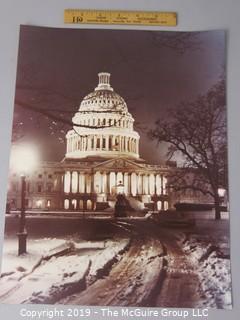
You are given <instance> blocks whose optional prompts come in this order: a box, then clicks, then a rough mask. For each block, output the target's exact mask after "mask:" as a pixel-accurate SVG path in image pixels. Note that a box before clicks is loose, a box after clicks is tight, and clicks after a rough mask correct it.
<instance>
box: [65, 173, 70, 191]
mask: <svg viewBox="0 0 240 320" xmlns="http://www.w3.org/2000/svg"><path fill="white" fill-rule="evenodd" d="M70 178H71V175H70V172H69V171H67V172H65V176H64V192H65V193H69V192H70Z"/></svg>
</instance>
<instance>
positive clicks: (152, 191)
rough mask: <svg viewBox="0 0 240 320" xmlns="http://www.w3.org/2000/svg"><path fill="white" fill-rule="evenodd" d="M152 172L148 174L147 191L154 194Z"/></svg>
mask: <svg viewBox="0 0 240 320" xmlns="http://www.w3.org/2000/svg"><path fill="white" fill-rule="evenodd" d="M154 180H155V179H154V174H153V173H151V174H150V176H149V193H150V195H154V193H155V190H154V187H155V181H154Z"/></svg>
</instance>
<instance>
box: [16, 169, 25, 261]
mask: <svg viewBox="0 0 240 320" xmlns="http://www.w3.org/2000/svg"><path fill="white" fill-rule="evenodd" d="M25 202H26V177H25V175H23V174H22V175H21V215H20V222H19V232H18V233H17V236H18V255H19V256H20V255H21V254H23V253H26V252H27V230H26V210H25Z"/></svg>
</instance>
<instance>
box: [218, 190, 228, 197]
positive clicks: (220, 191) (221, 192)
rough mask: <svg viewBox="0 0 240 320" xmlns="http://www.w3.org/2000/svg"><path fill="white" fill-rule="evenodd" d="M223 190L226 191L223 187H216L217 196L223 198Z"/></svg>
mask: <svg viewBox="0 0 240 320" xmlns="http://www.w3.org/2000/svg"><path fill="white" fill-rule="evenodd" d="M225 191H226V190H225V189H223V188H219V189H218V195H219V197H221V198H223V197H224V195H225Z"/></svg>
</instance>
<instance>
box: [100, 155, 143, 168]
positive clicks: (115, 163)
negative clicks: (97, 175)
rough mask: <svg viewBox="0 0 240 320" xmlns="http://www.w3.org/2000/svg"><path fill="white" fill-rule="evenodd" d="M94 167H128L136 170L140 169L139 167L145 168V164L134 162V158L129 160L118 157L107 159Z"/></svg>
mask: <svg viewBox="0 0 240 320" xmlns="http://www.w3.org/2000/svg"><path fill="white" fill-rule="evenodd" d="M94 168H96V169H97V168H98V169H101V170H103V169H114V170H119V171H120V170H126V169H135V170H139V169H143V168H144V167H143V165H141V164H138V163H136V162H134V160H133V161H132V160H127V159H124V158H117V159H111V160H107V161H104V162H102V163H100V164H98V165H96V166H94Z"/></svg>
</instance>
